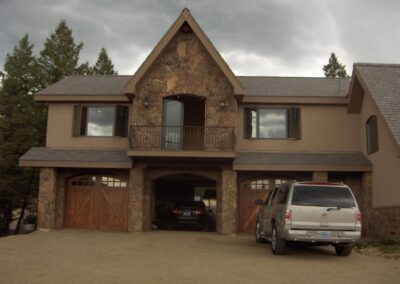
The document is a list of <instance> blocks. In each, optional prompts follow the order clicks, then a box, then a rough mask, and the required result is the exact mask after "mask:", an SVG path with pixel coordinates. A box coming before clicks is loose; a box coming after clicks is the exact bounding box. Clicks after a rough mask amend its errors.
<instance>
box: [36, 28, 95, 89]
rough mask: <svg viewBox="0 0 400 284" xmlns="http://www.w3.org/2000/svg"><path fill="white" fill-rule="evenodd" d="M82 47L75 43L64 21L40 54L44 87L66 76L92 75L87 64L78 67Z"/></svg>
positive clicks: (48, 39) (80, 44)
mask: <svg viewBox="0 0 400 284" xmlns="http://www.w3.org/2000/svg"><path fill="white" fill-rule="evenodd" d="M82 47H83V43H82V42H81V43H78V44H76V43H75V41H74V38H73V37H72V30H71V29H70V28H69V27H68V26H67V23H66V21H65V20H62V21H61V22H60V23H59V24H58V26H57V28H56V29H55V31H54V33H52V34H51V35H50V37H49V38H47V39H46V42H45V44H44V48H43V50H42V51H41V52H40V57H39V64H40V67H41V75H42V76H41V77H42V80H43V86H44V87H45V86H47V85H49V84H52V83H55V82H57V81H59V80H61V79H63V78H64V77H66V76H70V75H86V74H88V73H90V68H89V65H88V63H87V62H86V63H84V64H82V65H78V61H79V53H80V51H81V50H82Z"/></svg>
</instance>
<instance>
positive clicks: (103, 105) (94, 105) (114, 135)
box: [72, 103, 130, 138]
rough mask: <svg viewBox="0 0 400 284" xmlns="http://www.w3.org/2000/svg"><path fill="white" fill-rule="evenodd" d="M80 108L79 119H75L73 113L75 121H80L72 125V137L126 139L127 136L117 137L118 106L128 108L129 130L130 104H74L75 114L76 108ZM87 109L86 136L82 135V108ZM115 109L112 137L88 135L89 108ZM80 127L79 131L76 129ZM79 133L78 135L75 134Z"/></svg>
mask: <svg viewBox="0 0 400 284" xmlns="http://www.w3.org/2000/svg"><path fill="white" fill-rule="evenodd" d="M76 106H78V107H79V114H78V117H77V118H76V117H75V113H73V119H78V121H74V122H73V125H72V136H73V137H84V138H126V136H120V135H116V133H115V132H116V129H117V127H116V124H117V108H118V106H125V107H128V122H127V127H128V128H129V116H130V107H129V104H96V103H94V104H74V106H73V112H75V107H76ZM83 107H86V114H85V115H86V117H85V134H84V135H82V134H81V124H82V108H83ZM91 107H92V108H113V109H114V114H113V135H111V136H94V135H91V136H89V135H87V132H88V127H87V126H88V115H89V111H88V108H91ZM77 125H79V129H75V127H77ZM75 133H77V134H75Z"/></svg>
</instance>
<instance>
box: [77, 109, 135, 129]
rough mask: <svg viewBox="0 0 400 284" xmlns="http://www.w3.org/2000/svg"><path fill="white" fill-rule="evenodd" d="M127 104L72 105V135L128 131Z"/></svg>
mask: <svg viewBox="0 0 400 284" xmlns="http://www.w3.org/2000/svg"><path fill="white" fill-rule="evenodd" d="M128 114H129V107H128V106H122V105H117V106H101V105H97V106H85V105H75V106H74V136H106V137H107V136H121V137H126V136H127V131H128Z"/></svg>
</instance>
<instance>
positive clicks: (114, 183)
mask: <svg viewBox="0 0 400 284" xmlns="http://www.w3.org/2000/svg"><path fill="white" fill-rule="evenodd" d="M101 185H102V186H108V187H126V185H127V182H126V181H124V180H121V179H118V178H114V177H108V176H102V177H101Z"/></svg>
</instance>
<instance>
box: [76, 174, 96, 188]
mask: <svg viewBox="0 0 400 284" xmlns="http://www.w3.org/2000/svg"><path fill="white" fill-rule="evenodd" d="M71 185H72V186H95V185H96V177H95V176H89V177H78V178H75V179H73V180H72V181H71Z"/></svg>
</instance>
